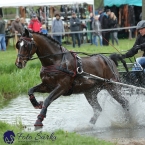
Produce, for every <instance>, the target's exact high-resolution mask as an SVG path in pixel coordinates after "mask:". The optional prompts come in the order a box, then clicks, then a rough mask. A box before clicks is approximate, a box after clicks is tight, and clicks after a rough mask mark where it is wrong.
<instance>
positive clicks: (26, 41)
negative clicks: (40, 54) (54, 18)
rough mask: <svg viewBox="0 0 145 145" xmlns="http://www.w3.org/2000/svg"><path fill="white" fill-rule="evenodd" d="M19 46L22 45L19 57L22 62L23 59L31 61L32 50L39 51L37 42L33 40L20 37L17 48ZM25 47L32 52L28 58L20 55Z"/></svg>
mask: <svg viewBox="0 0 145 145" xmlns="http://www.w3.org/2000/svg"><path fill="white" fill-rule="evenodd" d="M18 44H20V48H19V51H18V55H17V56H18V57H19V58H21V59H22V60H23V59H27V61H28V60H31V58H32V50H33V49H35V51H36V50H37V46H36V45H35V41H34V40H33V38H27V37H20V39H19V40H18V42H17V44H16V47H17V45H18ZM25 45H26V47H27V48H28V49H29V50H30V51H29V55H28V56H24V55H22V54H20V52H21V49H22V47H25ZM17 48H18V47H17Z"/></svg>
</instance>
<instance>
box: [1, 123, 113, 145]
mask: <svg viewBox="0 0 145 145" xmlns="http://www.w3.org/2000/svg"><path fill="white" fill-rule="evenodd" d="M7 131H13V133H14V135H15V137H14V142H13V143H12V144H13V145H115V144H113V143H110V142H106V141H102V140H99V139H97V138H93V137H88V136H81V135H79V134H76V133H75V132H73V133H69V132H67V131H62V130H58V131H55V132H50V133H49V132H40V131H33V132H27V131H24V130H23V129H22V125H19V124H15V125H10V124H7V123H4V122H1V121H0V145H6V143H5V142H4V139H3V136H4V133H5V132H7Z"/></svg>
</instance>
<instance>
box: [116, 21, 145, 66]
mask: <svg viewBox="0 0 145 145" xmlns="http://www.w3.org/2000/svg"><path fill="white" fill-rule="evenodd" d="M136 29H137V30H138V31H139V35H138V36H137V38H136V41H135V43H134V45H133V47H132V48H131V49H130V50H128V52H127V53H125V54H121V55H120V54H116V56H115V57H116V60H118V58H122V59H124V58H129V57H132V56H134V55H135V54H137V53H138V50H141V51H143V55H142V57H138V58H137V59H136V62H137V64H140V65H141V66H142V67H143V68H145V20H142V21H140V22H138V24H137V28H136Z"/></svg>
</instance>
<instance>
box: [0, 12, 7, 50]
mask: <svg viewBox="0 0 145 145" xmlns="http://www.w3.org/2000/svg"><path fill="white" fill-rule="evenodd" d="M0 50H3V51H6V41H5V21H4V20H3V19H2V15H0Z"/></svg>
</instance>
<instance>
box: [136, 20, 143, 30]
mask: <svg viewBox="0 0 145 145" xmlns="http://www.w3.org/2000/svg"><path fill="white" fill-rule="evenodd" d="M142 28H145V20H142V21H140V22H138V23H137V27H136V29H137V30H139V29H142Z"/></svg>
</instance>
